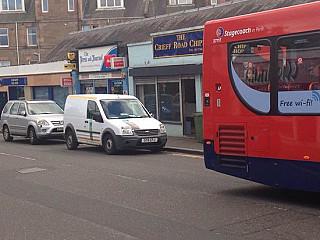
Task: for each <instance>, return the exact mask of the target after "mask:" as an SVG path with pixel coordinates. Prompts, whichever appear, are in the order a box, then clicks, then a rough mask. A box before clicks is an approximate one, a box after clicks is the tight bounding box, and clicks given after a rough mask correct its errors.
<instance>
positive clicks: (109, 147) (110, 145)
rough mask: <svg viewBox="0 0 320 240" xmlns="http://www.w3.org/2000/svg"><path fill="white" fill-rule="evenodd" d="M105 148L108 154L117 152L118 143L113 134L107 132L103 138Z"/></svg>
mask: <svg viewBox="0 0 320 240" xmlns="http://www.w3.org/2000/svg"><path fill="white" fill-rule="evenodd" d="M103 149H104V151H105V152H106V153H107V154H110V155H112V154H116V153H117V150H116V145H115V143H114V140H113V137H112V136H111V134H107V135H105V136H104V138H103Z"/></svg>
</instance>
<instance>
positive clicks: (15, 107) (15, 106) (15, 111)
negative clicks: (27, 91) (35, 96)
mask: <svg viewBox="0 0 320 240" xmlns="http://www.w3.org/2000/svg"><path fill="white" fill-rule="evenodd" d="M18 108H19V103H14V104H13V105H12V107H11V109H10V114H12V115H17V114H18Z"/></svg>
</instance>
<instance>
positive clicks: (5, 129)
mask: <svg viewBox="0 0 320 240" xmlns="http://www.w3.org/2000/svg"><path fill="white" fill-rule="evenodd" d="M2 134H3V139H4V140H5V141H6V142H12V140H13V137H11V135H10V131H9V128H8V126H7V125H5V126H4V127H3V133H2Z"/></svg>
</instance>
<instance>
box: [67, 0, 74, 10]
mask: <svg viewBox="0 0 320 240" xmlns="http://www.w3.org/2000/svg"><path fill="white" fill-rule="evenodd" d="M68 11H69V12H72V11H74V0H68Z"/></svg>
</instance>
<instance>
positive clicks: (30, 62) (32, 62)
mask: <svg viewBox="0 0 320 240" xmlns="http://www.w3.org/2000/svg"><path fill="white" fill-rule="evenodd" d="M37 63H38V60H29V64H37Z"/></svg>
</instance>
